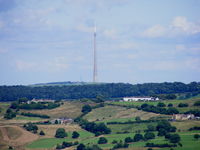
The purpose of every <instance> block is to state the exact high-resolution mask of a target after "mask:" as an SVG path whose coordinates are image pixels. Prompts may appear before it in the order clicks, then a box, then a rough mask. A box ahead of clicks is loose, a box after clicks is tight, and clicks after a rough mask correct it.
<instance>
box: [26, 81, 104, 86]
mask: <svg viewBox="0 0 200 150" xmlns="http://www.w3.org/2000/svg"><path fill="white" fill-rule="evenodd" d="M86 84H94V83H93V82H81V81H73V82H72V81H64V82H49V83H36V84H31V85H28V86H32V87H37V86H64V85H86ZM98 84H101V83H98Z"/></svg>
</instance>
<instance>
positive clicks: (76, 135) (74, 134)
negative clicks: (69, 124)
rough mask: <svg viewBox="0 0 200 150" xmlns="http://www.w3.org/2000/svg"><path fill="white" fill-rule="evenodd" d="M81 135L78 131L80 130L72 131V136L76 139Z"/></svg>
mask: <svg viewBox="0 0 200 150" xmlns="http://www.w3.org/2000/svg"><path fill="white" fill-rule="evenodd" d="M79 136H80V134H79V133H78V132H76V131H74V132H73V133H72V138H73V139H76V138H78V137H79Z"/></svg>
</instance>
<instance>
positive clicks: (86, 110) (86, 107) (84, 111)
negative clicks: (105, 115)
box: [82, 105, 92, 113]
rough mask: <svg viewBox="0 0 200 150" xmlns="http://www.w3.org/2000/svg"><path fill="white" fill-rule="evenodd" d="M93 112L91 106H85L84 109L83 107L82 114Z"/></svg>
mask: <svg viewBox="0 0 200 150" xmlns="http://www.w3.org/2000/svg"><path fill="white" fill-rule="evenodd" d="M91 110H92V107H91V106H90V105H84V106H83V107H82V112H83V113H88V112H90V111H91Z"/></svg>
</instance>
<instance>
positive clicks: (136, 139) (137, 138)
mask: <svg viewBox="0 0 200 150" xmlns="http://www.w3.org/2000/svg"><path fill="white" fill-rule="evenodd" d="M133 139H134V142H138V141H140V140H143V139H144V138H143V136H142V134H139V133H137V134H135V136H134V138H133Z"/></svg>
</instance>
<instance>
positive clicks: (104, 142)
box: [98, 137, 108, 144]
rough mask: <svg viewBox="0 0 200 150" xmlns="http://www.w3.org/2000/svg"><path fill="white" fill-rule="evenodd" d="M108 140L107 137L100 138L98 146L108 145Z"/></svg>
mask: <svg viewBox="0 0 200 150" xmlns="http://www.w3.org/2000/svg"><path fill="white" fill-rule="evenodd" d="M107 142H108V140H107V139H106V138H105V137H100V138H99V140H98V144H106V143H107Z"/></svg>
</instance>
